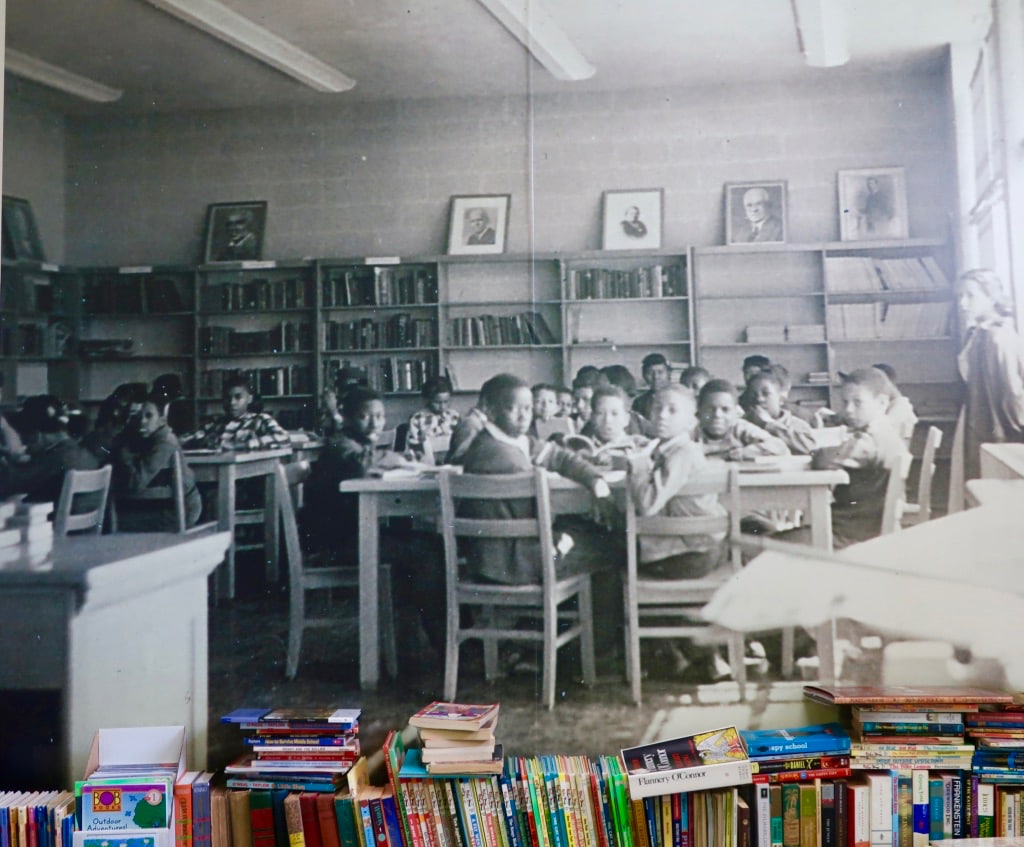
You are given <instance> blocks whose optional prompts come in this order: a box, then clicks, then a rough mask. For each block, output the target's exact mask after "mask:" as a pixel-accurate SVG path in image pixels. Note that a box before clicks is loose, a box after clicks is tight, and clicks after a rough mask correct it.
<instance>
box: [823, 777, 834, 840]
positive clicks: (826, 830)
mask: <svg viewBox="0 0 1024 847" xmlns="http://www.w3.org/2000/svg"><path fill="white" fill-rule="evenodd" d="M820 814H821V847H838V845H837V844H836V786H835V783H834V782H831V781H829V780H825V781H823V782H822V783H821V808H820Z"/></svg>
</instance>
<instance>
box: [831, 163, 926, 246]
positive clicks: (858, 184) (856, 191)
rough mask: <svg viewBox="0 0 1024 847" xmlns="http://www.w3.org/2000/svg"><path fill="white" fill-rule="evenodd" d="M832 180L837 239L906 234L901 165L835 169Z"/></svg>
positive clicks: (904, 182)
mask: <svg viewBox="0 0 1024 847" xmlns="http://www.w3.org/2000/svg"><path fill="white" fill-rule="evenodd" d="M836 182H837V185H838V188H839V238H840V240H842V241H870V240H872V239H876V238H881V239H885V238H908V237H909V235H910V225H909V220H908V217H907V182H906V174H905V172H904V170H903V168H859V169H857V170H845V171H839V172H838V174H837V175H836Z"/></svg>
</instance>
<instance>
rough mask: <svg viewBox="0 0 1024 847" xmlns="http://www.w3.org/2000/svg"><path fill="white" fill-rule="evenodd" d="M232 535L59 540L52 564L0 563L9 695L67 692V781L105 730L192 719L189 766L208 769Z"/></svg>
mask: <svg viewBox="0 0 1024 847" xmlns="http://www.w3.org/2000/svg"><path fill="white" fill-rule="evenodd" d="M229 541H230V536H229V535H228V534H227V533H226V532H219V531H216V530H212V531H207V532H200V533H195V534H191V535H173V534H164V533H144V534H118V535H102V536H87V537H71V538H57V539H55V540H54V549H53V554H52V560H53V561H52V567H51V568H50V569H49V570H41V569H39V568H38V567H32V566H30V565H29V564H28V563H26V562H14V563H11V564H8V565H6V566H4V567H3V568H0V621H2V622H3V623H2V624H0V652H2V654H3V656H4V661H3V662H0V691H5V690H8V691H9V690H18V689H20V690H35V691H60V692H62V694H63V696H62V711H63V728H62V734H63V736H64V738H63V745H62V750H61V756H62V769H63V784H65V785H70V784H71V783H72V781H73V780H75V779H80V778H81V776H82V773H83V768H84V767H85V761H86V758H87V757H88V754H89V747H90V744H91V743H92V738H93V734H94V733H95V732H96V730H97V729H98V728H99V727H107V726H109V727H116V726H147V725H148V726H159V725H168V726H170V725H174V726H177V725H181V726H184V727H185V728H186V729H187V732H188V744H189V749H188V762H189V767H192V768H199V769H204V768H205V767H206V749H207V721H208V719H209V715H208V702H207V675H208V674H207V660H208V657H207V614H208V612H207V577H208V576H209V575H210V573H211V572H212V571H213V569H214V568H215V567H216V566H217V565H218V564H219V563H220V562H221V561H222V559H223V558H224V552H225V550H226V549H227V547H228V542H229Z"/></svg>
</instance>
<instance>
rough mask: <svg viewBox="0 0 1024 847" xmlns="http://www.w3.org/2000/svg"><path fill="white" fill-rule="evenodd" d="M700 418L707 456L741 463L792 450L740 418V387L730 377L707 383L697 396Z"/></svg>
mask: <svg viewBox="0 0 1024 847" xmlns="http://www.w3.org/2000/svg"><path fill="white" fill-rule="evenodd" d="M697 417H698V419H699V421H700V430H699V432H698V435H697V438H698V440H699V442H700V444H701V446H702V447H703V449H704V454H705V455H706V456H714V457H716V458H719V459H725V460H727V461H733V462H738V461H744V460H751V459H756V458H757V457H758V456H785V455H787V454H788V453H789V450H788V449H787V447H786V445H785V443H784V442H783V441H782V440H781V439H779V438H776V437H775V436H774V435H770V434H769V433H767V432H765V431H764V430H763V429H761V427H759V426H754V424H752V423H749V422H748V421H745V420H742V419H741V418H740V408H739V406H738V405H737V402H736V389H735V388H734V387H733V385H732V383H730V382H728V381H727V380H724V379H713V380H711V381H710V382H707V383H705V385H704V387H703V388H702V389H701V390H700V394H699V395H698V397H697Z"/></svg>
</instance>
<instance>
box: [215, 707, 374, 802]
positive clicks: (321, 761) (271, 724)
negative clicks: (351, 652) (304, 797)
mask: <svg viewBox="0 0 1024 847" xmlns="http://www.w3.org/2000/svg"><path fill="white" fill-rule="evenodd" d="M359 715H360V710H359V709H334V708H326V709H319V708H298V709H274V710H270V709H262V708H256V709H251V708H245V709H236V710H235V711H233V712H231V714H228V715H224V716H223V717H222V718H221V720H222V721H224V722H225V723H234V724H238V726H239V728H240V729H241V730H242V731H243V732H246V733H247V735H246V737H245V741H246V743H247V744H249V746H250V747H252V752H251V753H246V754H245V755H243V756H241V757H240V758H239V759H237V760H235V761H234V762H232V763H231V764H230V765H228V766H227V767H225V768H224V772H225V773H226V774H227V776H228V780H227V784H228V787H229V788H256V789H264V790H265V789H274V788H283V789H290V790H295V791H324V792H333V791H334V790H335V788H336V787H337V786H338V785H340V784H341V783H342V782H343V781H344V777H345V774H346V772H347V771H348V769H349V768H350V767H351V766H352V765H353V764H355V762H356V760H357V759H358V758H359Z"/></svg>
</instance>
